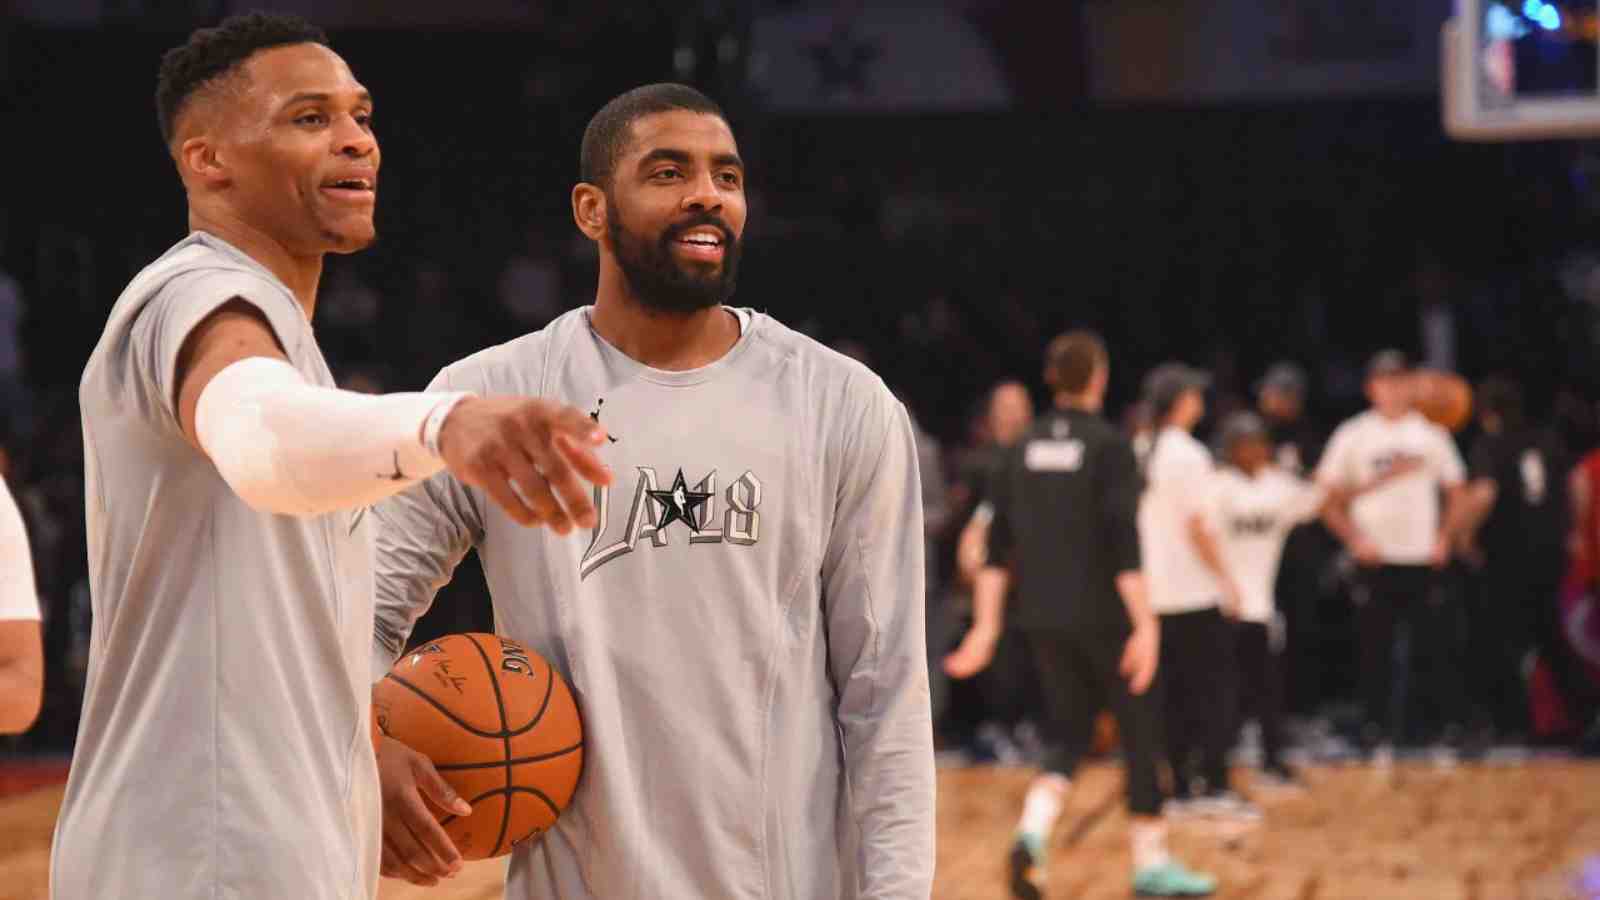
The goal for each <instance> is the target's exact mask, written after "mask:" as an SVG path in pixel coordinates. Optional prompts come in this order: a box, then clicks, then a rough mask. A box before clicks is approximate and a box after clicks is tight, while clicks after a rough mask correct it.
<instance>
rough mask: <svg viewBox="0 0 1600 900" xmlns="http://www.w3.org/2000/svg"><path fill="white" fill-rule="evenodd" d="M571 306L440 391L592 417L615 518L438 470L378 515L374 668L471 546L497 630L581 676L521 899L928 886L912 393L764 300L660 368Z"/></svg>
mask: <svg viewBox="0 0 1600 900" xmlns="http://www.w3.org/2000/svg"><path fill="white" fill-rule="evenodd" d="M588 313H589V311H588V310H586V309H580V310H574V311H572V312H570V313H568V314H566V315H564V316H562V317H561V318H559V319H557V320H556V321H555V322H553V323H551V324H550V326H549V327H548V328H546V329H544V330H543V331H540V332H537V333H534V334H530V335H527V336H525V337H522V338H519V339H517V340H514V341H511V342H510V343H507V344H503V345H501V346H498V347H494V348H491V349H489V350H485V351H483V352H481V353H478V354H476V355H474V356H471V357H469V358H467V359H465V360H463V361H461V362H458V363H456V364H454V365H452V366H450V367H448V368H446V369H445V370H444V371H443V372H441V373H440V374H439V376H438V378H436V379H435V380H434V383H433V389H436V390H467V391H476V392H479V393H485V394H510V393H517V394H529V395H534V396H540V397H549V398H552V399H558V400H561V401H563V402H566V403H570V404H572V405H574V406H578V407H580V408H583V409H585V410H591V411H594V412H596V413H598V415H599V421H600V423H601V424H602V425H603V426H605V428H606V429H608V430H609V432H610V433H611V434H612V435H613V436H614V437H615V438H616V441H615V442H614V443H609V444H608V445H607V446H605V447H604V448H602V449H601V450H600V455H601V457H602V458H603V459H604V460H605V462H606V463H607V464H608V465H610V466H611V468H612V469H613V471H614V472H615V473H616V480H615V482H614V483H613V484H612V485H611V487H610V488H609V489H604V490H602V489H598V488H597V489H596V499H597V501H598V502H597V505H598V508H599V511H600V523H599V526H598V527H597V528H595V529H594V530H593V531H585V532H574V533H573V534H571V535H569V536H567V537H565V538H563V537H560V536H558V535H556V534H554V533H553V532H551V531H549V530H548V529H543V528H538V529H529V528H523V527H521V526H519V525H517V524H516V523H515V522H513V521H512V520H511V519H510V518H509V517H507V516H506V515H505V514H504V513H503V512H502V511H501V510H500V509H499V507H497V506H495V505H494V504H493V503H492V502H489V501H487V500H486V498H485V496H484V495H483V493H482V492H481V491H479V490H477V489H472V488H466V487H464V486H463V485H462V484H461V483H460V482H458V481H456V480H455V479H454V478H453V477H451V476H450V475H448V474H447V473H441V474H440V475H438V476H435V477H434V478H432V479H429V480H428V481H426V482H423V483H422V484H419V485H416V486H415V487H413V488H411V489H410V490H407V491H406V492H404V493H403V494H398V495H396V496H394V497H392V498H390V499H389V500H387V501H385V502H383V503H382V504H380V505H379V506H377V507H376V508H375V513H376V515H375V518H376V519H377V520H378V556H377V640H376V656H377V658H376V660H375V671H374V672H373V675H374V677H380V676H381V675H382V673H383V672H384V671H386V670H387V669H388V668H389V666H390V665H391V664H392V663H393V661H394V660H395V659H396V657H397V656H398V655H399V654H400V652H401V650H402V649H403V646H402V645H403V644H404V643H405V641H406V639H407V636H408V635H409V634H410V631H411V627H412V625H413V623H414V622H415V621H416V620H417V618H418V617H419V616H421V615H422V613H423V612H424V611H425V610H426V609H427V608H428V606H429V604H430V603H431V602H432V600H433V597H434V594H435V592H436V591H437V590H438V589H439V587H440V586H441V585H443V584H445V583H446V582H447V581H449V579H450V576H451V572H452V571H453V570H454V568H455V566H456V565H457V563H459V562H460V560H461V558H462V556H463V555H465V554H466V552H467V550H468V549H469V548H472V547H477V549H478V552H479V555H480V557H481V558H482V561H483V568H484V571H485V574H486V575H487V578H488V583H489V589H490V593H491V595H492V599H493V602H494V610H495V619H496V628H497V629H498V630H499V631H500V632H501V633H502V634H505V635H508V636H510V637H513V638H516V639H518V640H521V641H524V642H526V643H527V644H528V645H529V646H530V647H532V648H534V649H536V650H538V651H539V652H540V653H542V654H544V655H545V656H546V657H547V658H548V659H550V661H551V662H552V664H553V665H555V666H556V668H557V669H559V670H560V671H561V672H562V673H563V674H564V675H566V677H567V678H568V680H569V681H570V682H571V684H572V686H573V688H574V689H575V691H576V693H577V696H578V700H579V704H580V706H581V708H582V712H583V722H584V730H585V742H586V745H585V754H586V755H585V759H584V765H585V771H584V774H583V778H582V780H581V782H580V784H579V786H578V791H577V794H576V796H575V797H574V798H573V801H572V805H571V806H570V807H569V808H568V810H567V811H566V813H565V815H563V816H562V818H561V819H560V821H559V822H558V823H557V824H556V826H555V828H554V829H552V830H551V831H550V832H549V833H547V834H546V835H545V836H544V838H543V839H542V840H541V841H538V842H535V843H532V844H531V845H525V846H523V847H521V848H519V849H518V850H517V851H515V854H514V857H513V859H512V862H511V870H510V883H509V888H508V891H507V897H509V898H511V900H535V898H538V900H685V898H718V900H733V898H750V900H756V898H762V900H824V898H849V900H855V898H873V900H891V898H893V900H914V898H915V900H925V898H927V897H928V895H929V892H930V890H931V886H932V880H933V813H934V768H933V738H932V731H931V727H930V723H929V707H928V675H927V647H926V644H925V639H924V635H923V605H924V598H923V560H922V556H923V549H922V505H921V487H920V485H919V483H918V477H917V451H916V447H915V445H914V440H913V437H912V430H911V424H910V421H909V419H908V418H907V415H906V411H905V409H904V408H903V407H902V406H901V405H900V403H899V402H898V401H897V400H895V398H894V396H893V395H891V394H890V393H889V391H888V389H887V388H885V387H884V385H883V382H882V381H881V380H879V379H878V377H877V376H875V375H873V374H872V372H871V371H869V370H868V369H867V368H865V367H864V366H861V365H860V364H858V363H856V362H854V361H852V360H850V359H847V358H846V357H844V356H842V355H839V354H836V353H834V352H832V351H830V350H828V349H826V348H824V347H822V346H821V345H819V344H817V343H815V342H813V341H812V340H810V339H809V338H806V337H804V336H802V335H800V334H797V333H795V332H793V331H791V330H789V329H787V328H785V327H783V326H782V325H781V324H779V323H778V322H776V321H774V320H773V319H771V318H769V317H767V316H765V315H761V314H748V313H747V314H746V316H747V318H748V326H747V327H746V328H745V333H744V334H743V336H742V337H741V338H740V340H739V342H738V343H737V344H736V345H735V346H734V347H733V349H732V350H730V351H729V352H728V353H727V354H726V355H725V356H724V357H723V358H722V359H720V360H718V361H717V362H715V363H712V364H711V365H709V366H706V367H704V368H701V369H695V370H692V371H684V372H666V371H660V370H656V369H651V368H648V367H646V366H643V365H640V364H639V363H637V362H635V361H634V360H632V359H630V358H629V357H627V356H626V355H624V354H623V353H621V352H620V351H618V350H617V349H615V348H614V347H611V346H610V345H608V344H606V343H605V342H604V341H603V340H602V339H600V337H599V336H598V335H596V334H595V333H594V331H593V330H592V329H591V328H590V326H589V318H588Z"/></svg>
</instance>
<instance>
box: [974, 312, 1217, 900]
mask: <svg viewBox="0 0 1600 900" xmlns="http://www.w3.org/2000/svg"><path fill="white" fill-rule="evenodd" d="M1109 375H1110V361H1109V356H1108V355H1107V353H1106V348H1105V344H1104V342H1103V341H1102V340H1101V339H1100V338H1099V337H1098V336H1097V335H1095V334H1092V333H1090V332H1083V331H1079V332H1071V333H1068V334H1064V335H1062V336H1060V337H1058V338H1056V339H1055V340H1054V341H1052V342H1051V343H1050V346H1049V348H1048V350H1047V353H1046V363H1045V381H1046V382H1047V383H1048V384H1049V386H1050V388H1051V390H1052V391H1053V392H1054V394H1055V408H1054V409H1052V410H1051V411H1050V412H1048V413H1046V414H1045V415H1042V416H1040V417H1039V418H1038V420H1037V421H1035V423H1034V425H1033V427H1032V429H1030V430H1029V432H1028V434H1027V436H1026V437H1025V438H1024V439H1023V440H1022V441H1021V442H1020V443H1019V444H1018V445H1017V446H1016V447H1014V448H1012V450H1011V451H1010V452H1009V453H1008V454H1007V455H1006V457H1005V460H1004V462H1003V464H1002V466H1001V468H1000V470H999V472H998V473H997V475H996V477H995V478H994V480H993V483H992V485H991V496H990V500H991V502H992V505H993V507H994V518H993V521H992V522H991V524H990V526H989V552H988V554H987V562H986V563H985V565H984V568H983V569H982V571H981V572H980V573H979V575H978V578H977V583H976V585H975V588H974V595H973V607H974V609H973V615H974V623H973V626H972V629H971V630H970V631H969V632H968V633H967V636H966V638H965V639H964V640H963V641H962V643H961V646H959V647H958V648H957V649H956V651H955V652H954V653H952V654H951V655H950V656H948V657H946V659H945V670H946V671H947V672H948V673H949V674H950V675H951V676H953V677H956V678H966V677H970V676H971V675H974V674H976V673H977V672H979V671H981V670H982V669H983V668H984V667H985V666H987V665H988V664H989V661H990V660H991V659H992V658H993V656H994V649H995V645H996V643H997V642H998V640H999V637H1000V634H1001V632H1002V631H1003V630H1004V628H1003V624H1002V623H1003V622H1004V621H1005V619H1006V618H1007V616H1006V606H1007V604H1006V599H1005V597H1006V592H1007V589H1008V588H1009V587H1011V586H1012V585H1013V584H1014V585H1015V588H1016V589H1015V591H1014V592H1013V593H1014V600H1013V602H1012V603H1011V604H1010V610H1009V612H1010V615H1009V619H1010V624H1011V625H1012V626H1013V627H1015V628H1017V629H1018V630H1020V631H1021V632H1022V634H1023V635H1024V637H1025V639H1026V643H1027V645H1028V647H1029V650H1030V651H1031V654H1032V656H1033V661H1034V665H1035V666H1036V667H1037V669H1038V670H1039V676H1040V680H1041V682H1042V685H1041V687H1042V693H1043V695H1044V697H1045V706H1046V709H1045V710H1044V713H1045V718H1046V723H1045V724H1046V737H1047V738H1048V739H1049V740H1050V742H1051V745H1052V749H1051V752H1050V753H1049V755H1048V756H1047V757H1046V758H1045V760H1044V763H1043V769H1044V771H1043V772H1041V773H1040V774H1039V775H1038V777H1036V778H1035V779H1034V780H1033V783H1032V784H1031V785H1030V786H1029V788H1028V794H1027V798H1026V800H1025V801H1024V803H1023V810H1022V817H1021V820H1020V821H1019V822H1018V824H1017V833H1016V839H1015V841H1014V842H1013V845H1012V849H1011V854H1010V873H1011V890H1012V894H1013V895H1014V896H1016V897H1019V898H1026V900H1031V898H1038V897H1041V896H1042V895H1043V893H1042V892H1043V885H1044V881H1045V873H1046V869H1047V865H1046V859H1045V848H1046V846H1047V845H1048V843H1049V835H1050V831H1051V829H1052V828H1053V827H1054V826H1055V822H1056V819H1057V818H1058V817H1059V815H1060V812H1061V808H1062V805H1063V802H1064V800H1065V797H1066V793H1067V790H1068V788H1069V786H1070V781H1069V779H1070V778H1071V776H1072V774H1073V773H1074V771H1075V770H1076V769H1077V766H1078V762H1079V761H1080V760H1081V759H1082V757H1083V755H1084V753H1085V752H1086V751H1087V750H1088V748H1089V745H1090V739H1091V735H1092V733H1093V727H1094V719H1095V716H1096V714H1097V713H1099V711H1100V710H1101V709H1102V708H1103V707H1105V706H1110V707H1111V709H1112V711H1113V713H1114V714H1115V715H1116V717H1117V725H1118V729H1119V732H1120V734H1121V737H1122V741H1123V745H1124V748H1125V750H1126V752H1127V762H1128V808H1129V812H1130V813H1131V818H1132V826H1131V831H1132V834H1131V837H1132V845H1133V866H1134V872H1133V880H1134V889H1135V891H1137V892H1138V893H1140V894H1141V895H1144V896H1164V897H1174V896H1204V895H1207V894H1209V893H1211V892H1212V891H1213V890H1215V888H1216V880H1215V879H1214V878H1212V877H1210V876H1209V875H1204V874H1201V873H1197V872H1193V871H1190V870H1189V869H1188V868H1186V867H1185V866H1183V865H1182V864H1180V863H1179V862H1177V861H1176V860H1175V859H1173V858H1172V856H1171V855H1170V854H1169V853H1168V852H1167V849H1166V831H1165V825H1164V823H1163V821H1162V819H1161V801H1162V796H1161V788H1160V786H1159V783H1158V781H1157V777H1156V767H1157V760H1159V759H1160V758H1161V757H1162V755H1163V754H1162V747H1161V731H1160V729H1161V698H1160V697H1159V696H1157V693H1158V692H1157V691H1152V690H1151V687H1152V685H1153V684H1154V683H1155V674H1156V664H1157V660H1158V659H1159V656H1160V630H1159V626H1158V625H1157V622H1156V617H1155V614H1154V613H1153V612H1151V610H1150V605H1149V602H1148V599H1147V598H1146V595H1145V585H1144V576H1143V575H1142V574H1141V571H1140V557H1139V535H1138V530H1137V526H1136V517H1137V513H1138V506H1139V495H1140V492H1141V490H1142V481H1141V478H1140V476H1139V469H1138V464H1137V463H1136V462H1135V461H1134V456H1133V449H1132V447H1131V446H1130V445H1129V444H1128V441H1127V440H1126V439H1125V438H1123V437H1122V435H1121V434H1120V433H1118V432H1117V430H1116V429H1115V428H1113V427H1112V426H1111V425H1109V424H1107V423H1106V422H1105V421H1104V420H1103V419H1101V418H1100V409H1101V406H1102V404H1103V403H1104V400H1105V392H1106V384H1107V381H1108V379H1109Z"/></svg>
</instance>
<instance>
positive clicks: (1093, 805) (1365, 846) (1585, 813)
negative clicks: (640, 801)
mask: <svg viewBox="0 0 1600 900" xmlns="http://www.w3.org/2000/svg"><path fill="white" fill-rule="evenodd" d="M1028 777H1029V772H1028V771H1027V770H1021V769H1003V768H976V769H960V770H949V771H943V772H941V773H940V775H939V856H938V878H937V882H936V884H935V887H934V892H933V896H934V898H936V900H1004V898H1005V897H1006V892H1005V883H1004V881H1003V861H1004V857H1005V852H1006V849H1007V846H1008V842H1009V838H1010V830H1011V826H1012V824H1013V821H1014V819H1015V816H1016V813H1017V810H1018V806H1019V804H1020V802H1021V799H1022V793H1023V791H1024V789H1025V787H1026V785H1027V781H1028ZM1241 777H1243V778H1245V779H1246V780H1247V779H1248V776H1247V775H1245V776H1241ZM1307 780H1308V783H1309V790H1308V791H1306V792H1304V793H1301V794H1298V795H1291V794H1285V795H1280V796H1271V795H1267V796H1262V797H1260V799H1261V800H1262V805H1263V807H1264V808H1265V810H1266V813H1267V819H1266V822H1265V823H1263V824H1262V825H1261V826H1259V827H1257V828H1254V829H1251V830H1247V831H1242V832H1237V831H1236V832H1232V833H1225V832H1221V831H1219V830H1217V829H1216V828H1214V827H1209V826H1205V825H1202V824H1199V823H1178V824H1174V826H1173V829H1172V836H1173V839H1172V844H1173V849H1174V850H1175V851H1176V852H1178V853H1179V854H1180V855H1182V857H1183V858H1184V859H1185V860H1187V861H1189V862H1191V863H1192V864H1194V865H1196V866H1198V867H1201V868H1205V869H1208V870H1210V871H1212V872H1215V873H1216V874H1217V875H1218V876H1220V878H1221V879H1222V883H1223V887H1222V890H1220V891H1219V892H1218V894H1217V896H1218V897H1220V898H1240V900H1244V898H1249V900H1280V898H1281V900H1502V898H1503V900H1595V898H1600V764H1596V763H1578V762H1568V761H1536V762H1528V763H1522V764H1518V765H1473V766H1461V767H1458V768H1453V769H1448V770H1446V769H1438V768H1434V767H1433V766H1431V765H1429V764H1426V763H1420V764H1418V763H1414V764H1404V763H1402V764H1397V765H1396V766H1395V767H1394V769H1392V770H1391V771H1389V772H1388V773H1380V772H1377V771H1374V770H1371V769H1368V768H1364V767H1358V766H1346V767H1322V768H1313V769H1310V770H1308V771H1307ZM60 802H61V788H60V786H59V785H57V786H50V787H44V788H39V789H35V790H32V791H30V792H28V793H24V794H20V795H17V796H12V797H9V798H6V799H0V900H44V898H45V897H46V891H45V884H46V877H47V873H48V868H49V845H50V833H51V829H52V827H53V825H54V822H55V816H56V810H57V808H58V806H59V805H60ZM1125 824H1126V816H1125V814H1124V812H1123V803H1122V780H1121V774H1120V772H1119V771H1118V769H1117V768H1116V767H1113V766H1110V765H1104V764H1102V765H1096V766H1091V767H1089V768H1087V769H1085V770H1084V772H1083V773H1082V774H1081V776H1080V777H1079V779H1078V780H1077V783H1076V785H1075V789H1074V791H1073V793H1072V797H1071V803H1070V806H1069V808H1068V811H1067V814H1066V815H1065V816H1064V818H1063V820H1062V824H1061V827H1060V829H1059V830H1058V831H1057V834H1056V836H1055V840H1054V843H1053V851H1052V857H1051V871H1050V878H1051V894H1050V896H1052V897H1055V898H1062V900H1066V898H1072V900H1110V898H1118V900H1122V898H1127V897H1128V896H1129V893H1130V892H1129V879H1128V851H1127V841H1126V831H1125V827H1124V826H1125ZM1585 872H1587V873H1588V875H1587V879H1586V880H1587V885H1586V886H1580V884H1579V880H1580V878H1583V877H1584V873H1585ZM503 877H504V863H503V862H500V861H495V860H489V861H485V862H481V863H475V864H473V865H471V866H469V867H468V868H467V870H466V871H465V872H463V874H462V875H460V876H459V877H457V878H455V879H453V880H452V881H450V882H449V883H447V884H445V885H441V886H440V887H438V888H435V889H431V890H424V889H421V888H414V887H411V886H410V885H406V884H403V883H400V882H394V881H386V882H384V890H383V900H422V898H429V900H498V898H499V897H500V896H501V887H502V883H503ZM685 900H700V898H685ZM707 900H709V898H707Z"/></svg>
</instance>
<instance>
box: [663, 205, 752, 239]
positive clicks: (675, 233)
mask: <svg viewBox="0 0 1600 900" xmlns="http://www.w3.org/2000/svg"><path fill="white" fill-rule="evenodd" d="M706 225H709V226H711V227H712V228H715V229H717V230H718V231H720V232H722V243H723V244H725V245H732V244H733V243H734V242H735V241H737V240H738V238H736V237H734V235H733V229H732V228H729V227H728V223H727V222H724V221H722V217H721V216H719V215H716V214H714V213H710V212H700V213H695V214H694V215H692V216H690V217H689V218H687V219H684V220H683V221H682V222H674V223H672V224H671V225H668V226H667V230H666V231H664V232H662V233H661V240H662V242H663V243H670V242H672V241H675V240H677V239H678V237H679V236H680V235H682V234H683V233H684V232H685V231H688V230H689V229H691V228H700V227H702V226H706Z"/></svg>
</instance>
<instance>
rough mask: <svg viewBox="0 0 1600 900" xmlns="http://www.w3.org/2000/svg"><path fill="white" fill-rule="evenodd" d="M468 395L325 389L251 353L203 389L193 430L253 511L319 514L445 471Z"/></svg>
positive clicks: (282, 364)
mask: <svg viewBox="0 0 1600 900" xmlns="http://www.w3.org/2000/svg"><path fill="white" fill-rule="evenodd" d="M464 396H466V395H465V394H459V393H454V394H444V393H433V394H420V393H410V394H385V395H382V396H371V395H368V394H359V393H356V392H354V391H341V390H337V389H334V388H324V387H317V386H315V385H311V384H307V383H306V380H305V379H304V378H303V377H301V375H300V373H299V372H298V371H296V370H295V368H294V367H293V366H291V365H289V364H288V363H287V362H284V361H283V360H281V359H270V358H267V357H251V358H249V359H242V360H239V361H238V362H236V363H233V364H232V365H230V366H228V367H227V368H225V369H223V370H222V371H221V372H218V373H217V374H216V376H215V377H213V378H212V379H211V381H210V383H208V384H207V385H206V387H205V390H203V391H201V392H200V402H199V405H198V407H197V408H196V410H195V434H196V436H197V437H198V438H199V440H200V447H201V449H203V450H205V452H206V454H207V455H208V456H210V457H211V461H212V463H213V464H215V465H216V467H217V471H218V472H219V473H220V474H221V475H222V478H223V480H224V481H226V482H227V483H228V486H229V487H231V488H233V491H234V493H236V494H238V495H239V497H240V499H242V500H244V502H246V503H248V504H249V505H250V506H251V507H253V508H255V509H257V510H260V511H262V512H271V513H278V514H281V515H289V516H316V515H322V514H324V513H328V512H333V511H334V510H339V509H354V508H357V507H362V506H367V505H369V504H372V503H375V502H377V501H379V500H382V499H383V498H385V497H388V496H389V495H391V494H394V493H396V492H398V491H401V490H403V489H405V488H407V487H410V486H411V485H413V484H416V483H417V481H419V480H420V479H423V478H427V477H428V476H430V475H432V474H434V473H435V472H438V471H439V470H440V469H442V468H444V461H443V460H442V459H440V458H439V456H438V453H437V452H436V447H435V444H436V442H437V439H438V429H439V426H440V425H441V424H442V423H443V421H444V417H445V416H446V415H448V414H449V411H450V409H452V408H454V406H455V404H456V403H457V402H458V401H460V400H461V398H462V397H464Z"/></svg>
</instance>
